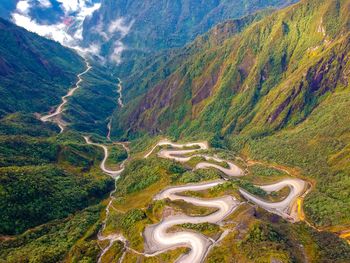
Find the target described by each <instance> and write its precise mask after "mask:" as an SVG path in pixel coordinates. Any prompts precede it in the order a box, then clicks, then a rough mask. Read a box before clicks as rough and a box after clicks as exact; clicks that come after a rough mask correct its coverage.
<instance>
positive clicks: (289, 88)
mask: <svg viewBox="0 0 350 263" xmlns="http://www.w3.org/2000/svg"><path fill="white" fill-rule="evenodd" d="M349 12H350V2H349V1H348V0H343V1H337V0H332V1H315V0H306V1H301V2H300V3H298V4H295V5H293V6H291V7H288V8H286V9H283V10H281V11H277V12H276V13H274V14H272V15H271V16H268V17H267V18H265V19H262V20H261V21H258V22H256V23H254V24H252V25H251V26H249V27H248V28H247V29H245V30H244V31H243V32H242V33H239V34H237V35H234V36H230V34H228V37H227V39H226V40H225V41H224V42H223V43H220V42H219V43H218V44H216V45H210V46H209V47H208V48H205V49H203V50H201V51H200V52H194V51H192V52H190V54H189V55H186V57H185V59H184V60H182V61H181V63H179V64H177V66H174V65H172V64H171V63H170V65H171V66H168V63H167V61H168V60H167V59H166V58H164V60H165V61H166V62H164V63H161V64H160V65H156V67H155V68H152V67H149V75H150V76H152V75H153V72H155V71H157V72H167V74H163V75H161V76H160V77H158V78H155V77H152V78H150V80H149V83H145V84H143V85H144V86H145V87H148V88H149V89H148V92H147V93H146V95H141V96H140V97H139V98H137V100H135V101H134V102H131V103H129V104H128V105H127V107H126V108H125V109H124V111H123V112H118V113H117V114H116V116H115V121H114V124H115V127H114V131H115V134H116V135H118V134H119V135H120V131H123V130H127V129H128V128H129V130H128V135H129V136H131V137H132V136H135V135H136V134H139V133H140V131H144V132H150V133H167V134H170V135H172V136H174V137H175V138H178V137H183V136H186V137H188V136H191V137H198V138H199V137H208V136H209V137H213V138H214V139H215V141H217V142H220V141H222V143H221V145H227V141H231V144H230V145H231V147H232V149H234V150H238V149H237V146H238V145H239V147H243V145H244V143H247V145H255V144H256V141H259V142H263V141H264V142H267V141H268V140H272V139H274V140H276V141H275V142H276V144H277V145H278V144H279V145H284V148H287V149H289V150H290V152H288V156H289V155H290V156H294V157H295V158H292V157H291V158H287V157H286V155H285V154H281V151H283V148H276V147H275V148H274V149H273V150H271V151H268V149H270V147H269V144H267V145H265V144H264V147H265V148H254V152H253V153H252V152H249V154H250V155H251V156H250V157H259V158H266V160H269V161H277V160H278V161H282V163H285V164H289V165H293V166H297V167H300V168H302V169H303V173H304V174H305V175H307V176H312V177H313V178H316V179H317V181H318V184H317V186H316V190H315V191H314V192H313V194H312V195H310V197H309V198H308V200H307V204H306V207H308V209H307V212H308V216H310V217H311V218H312V219H313V220H314V221H315V222H317V223H318V224H320V225H337V224H349V223H350V222H349V218H350V211H349V210H348V209H347V207H350V206H349V202H350V198H348V196H347V194H346V192H347V191H346V189H347V186H346V185H347V184H348V177H347V176H345V174H346V173H345V170H346V169H348V164H346V162H344V161H341V160H343V158H347V157H346V156H348V155H347V150H346V149H347V147H348V145H349V134H350V131H349V129H350V127H349V125H348V123H349V122H347V121H346V120H347V119H348V118H349V115H348V114H347V111H346V110H345V108H346V107H348V105H349V104H348V102H347V98H346V96H347V95H346V94H347V93H348V92H349V88H350V87H349V79H348V78H349V74H350V73H349V70H350V62H349V61H350V59H349V55H350V42H349V39H350V38H349V36H350V17H349V15H348V14H349ZM212 34H214V35H215V30H214V31H212ZM209 39H210V37H209ZM145 75H147V74H145V73H144V75H143V76H145ZM155 79H156V80H157V81H154V80H155ZM138 81H139V83H142V81H141V80H135V81H134V83H137V82H138ZM129 92H130V93H131V92H132V91H131V90H130V91H129ZM330 105H331V106H332V108H331V109H332V110H330V109H329V108H327V107H330ZM325 109H328V110H325ZM321 114H322V115H321ZM335 116H339V118H342V119H344V121H341V122H339V125H340V127H339V128H338V129H335V127H334V126H332V123H333V122H334V118H335ZM325 123H329V125H330V129H326V128H325V127H324V126H323V125H325ZM316 131H318V132H319V133H318V132H316ZM321 134H323V135H321ZM242 138H244V139H242ZM286 138H288V140H287V139H286ZM305 138H308V139H309V144H308V145H305V142H304V141H303V140H304V139H305ZM225 140H226V143H225ZM282 142H283V144H282ZM335 143H336V144H335ZM218 144H219V145H220V143H218ZM324 145H333V146H334V145H337V147H324ZM275 146H276V145H275ZM321 147H323V148H322V149H323V150H322V153H323V154H320V152H318V150H317V149H320V148H321ZM245 150H247V149H245ZM267 152H268V153H267ZM335 156H339V157H338V158H336V157H335ZM339 158H340V159H339ZM287 159H288V160H287ZM332 160H337V161H332ZM315 163H318V164H324V165H322V166H319V165H314V164H315ZM333 168H334V169H333ZM330 170H331V171H332V174H336V175H337V176H340V174H341V173H345V174H344V176H340V178H339V180H340V181H341V182H342V183H339V180H334V181H333V180H332V182H330V181H329V178H330V177H331V176H330V175H329V172H330ZM326 182H328V183H329V184H328V186H327V189H328V190H326V189H324V188H323V187H322V185H324V184H326ZM331 185H332V187H333V188H334V189H337V191H335V192H334V191H332V190H330V188H332V187H331ZM330 191H331V192H330ZM333 202H338V204H337V208H335V207H332V206H331V204H332V203H333ZM321 207H322V208H321ZM339 207H343V214H342V215H335V214H334V211H339V210H337V209H339ZM344 209H345V211H344ZM320 210H321V211H322V212H320Z"/></svg>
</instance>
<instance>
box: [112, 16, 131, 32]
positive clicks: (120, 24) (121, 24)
mask: <svg viewBox="0 0 350 263" xmlns="http://www.w3.org/2000/svg"><path fill="white" fill-rule="evenodd" d="M132 25H133V22H131V23H129V24H128V25H127V24H126V22H125V20H124V18H117V19H116V20H115V21H113V22H112V23H110V25H109V27H108V33H110V34H113V33H115V32H120V33H121V34H122V37H124V36H126V35H127V34H128V33H129V31H130V29H131V27H132Z"/></svg>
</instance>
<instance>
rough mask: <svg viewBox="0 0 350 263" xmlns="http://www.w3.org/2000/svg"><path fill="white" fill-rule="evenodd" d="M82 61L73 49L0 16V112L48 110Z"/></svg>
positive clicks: (80, 68)
mask: <svg viewBox="0 0 350 263" xmlns="http://www.w3.org/2000/svg"><path fill="white" fill-rule="evenodd" d="M83 68H84V62H83V60H82V58H81V57H80V56H78V55H77V54H76V53H75V52H73V51H72V50H69V49H67V48H65V47H63V46H61V45H60V44H58V43H56V42H54V41H51V40H48V39H45V38H42V37H39V36H37V35H35V34H33V33H30V32H28V31H26V30H25V29H22V28H20V27H17V26H15V25H13V24H11V23H10V22H7V21H5V20H3V19H1V18H0V83H1V84H0V97H1V99H0V116H1V117H2V116H4V115H5V114H7V113H14V112H17V111H26V112H41V113H42V112H48V111H49V110H50V109H51V107H52V106H54V105H58V104H59V103H60V98H61V96H63V95H64V94H66V93H67V90H68V89H69V88H70V87H71V86H72V85H73V84H74V83H75V82H76V75H77V73H79V72H81V71H82V69H83Z"/></svg>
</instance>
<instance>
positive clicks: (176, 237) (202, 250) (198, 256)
mask: <svg viewBox="0 0 350 263" xmlns="http://www.w3.org/2000/svg"><path fill="white" fill-rule="evenodd" d="M224 182H225V181H223V180H218V181H214V182H209V183H203V184H196V185H186V186H179V187H172V188H168V189H166V190H164V191H162V192H161V193H159V194H158V195H157V196H156V197H155V198H154V199H155V200H161V199H170V200H171V201H175V200H183V201H185V202H187V203H191V204H193V205H196V206H202V207H211V208H216V209H217V211H216V212H214V213H212V214H210V215H207V216H197V217H190V216H186V215H176V216H170V217H167V218H164V219H163V220H162V221H161V222H160V223H159V224H156V225H152V226H149V227H147V228H146V229H145V231H144V237H145V243H146V253H156V252H157V251H160V250H161V251H164V250H167V249H172V248H176V247H180V246H187V247H189V248H191V250H190V252H189V253H188V254H186V255H183V256H182V257H181V258H179V259H178V262H202V261H203V260H204V258H205V256H206V254H207V252H208V250H209V248H210V246H211V245H212V244H213V243H214V242H213V241H212V240H211V239H209V238H207V237H205V236H204V235H202V234H198V233H193V232H184V231H182V232H175V233H168V232H167V230H168V229H169V228H171V227H173V226H176V225H181V224H184V223H192V224H200V223H206V222H209V223H213V224H218V223H220V222H221V221H222V220H223V219H224V218H226V217H227V216H228V215H230V214H231V213H232V211H233V210H234V209H235V208H236V207H237V206H238V205H239V201H237V200H236V199H235V198H234V197H232V196H224V197H221V198H215V199H208V200H204V199H200V198H193V197H185V196H180V195H177V194H178V193H181V192H185V191H202V190H206V189H209V188H212V187H214V186H217V185H219V184H222V183H224Z"/></svg>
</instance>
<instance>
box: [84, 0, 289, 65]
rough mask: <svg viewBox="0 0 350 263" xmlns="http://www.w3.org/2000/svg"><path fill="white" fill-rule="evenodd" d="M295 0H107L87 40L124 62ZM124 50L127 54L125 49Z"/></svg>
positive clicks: (87, 27) (90, 23)
mask: <svg viewBox="0 0 350 263" xmlns="http://www.w3.org/2000/svg"><path fill="white" fill-rule="evenodd" d="M293 2H296V1H295V0H289V1H282V0H265V1H260V0H239V1H228V0H210V1H207V0H206V1H202V0H200V1H195V0H175V1H174V0H171V1H169V0H166V1H158V0H150V1H143V0H121V1H114V0H104V1H102V3H101V8H100V9H98V10H97V11H96V12H94V14H93V15H92V16H91V17H89V18H87V19H86V20H85V22H84V32H83V36H84V42H85V44H86V45H87V46H91V45H92V44H95V45H97V46H99V47H100V49H101V53H100V54H101V55H102V57H104V58H106V59H109V60H110V61H111V60H112V61H114V62H120V61H123V62H125V63H123V65H122V67H123V68H121V69H120V70H121V71H127V70H128V69H125V67H126V66H128V67H131V66H132V64H133V62H132V61H133V58H134V57H137V58H138V57H140V56H142V55H144V54H148V53H152V52H157V51H159V50H162V49H168V48H173V47H181V46H183V45H185V44H187V43H189V42H190V41H192V40H193V39H194V38H195V37H196V36H198V35H199V34H202V33H204V32H206V31H208V30H209V29H210V28H211V27H213V26H214V25H216V24H217V23H219V22H223V21H225V20H227V19H230V18H239V17H241V16H244V15H247V14H251V13H254V12H256V11H257V10H261V9H264V8H276V7H277V8H279V7H282V6H285V5H288V4H290V3H293ZM121 51H123V53H122V52H121Z"/></svg>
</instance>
